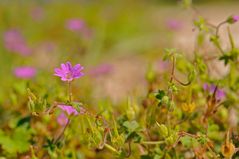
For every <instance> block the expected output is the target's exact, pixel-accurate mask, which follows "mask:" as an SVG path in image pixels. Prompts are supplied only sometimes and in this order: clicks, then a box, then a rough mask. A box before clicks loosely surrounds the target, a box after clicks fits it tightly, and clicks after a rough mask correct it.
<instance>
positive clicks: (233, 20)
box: [227, 15, 239, 24]
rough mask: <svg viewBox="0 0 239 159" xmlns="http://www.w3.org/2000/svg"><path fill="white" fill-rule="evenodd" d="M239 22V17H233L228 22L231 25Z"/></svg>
mask: <svg viewBox="0 0 239 159" xmlns="http://www.w3.org/2000/svg"><path fill="white" fill-rule="evenodd" d="M238 20H239V16H238V15H233V16H230V17H228V18H227V22H228V23H229V24H234V23H236V22H237V21H238Z"/></svg>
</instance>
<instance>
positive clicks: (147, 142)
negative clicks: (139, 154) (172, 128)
mask: <svg viewBox="0 0 239 159" xmlns="http://www.w3.org/2000/svg"><path fill="white" fill-rule="evenodd" d="M164 143H165V142H164V141H142V142H141V144H144V145H160V144H164Z"/></svg>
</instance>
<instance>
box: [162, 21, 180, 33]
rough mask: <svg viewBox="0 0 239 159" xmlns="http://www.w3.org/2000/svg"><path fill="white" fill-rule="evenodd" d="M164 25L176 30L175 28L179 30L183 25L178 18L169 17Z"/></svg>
mask: <svg viewBox="0 0 239 159" xmlns="http://www.w3.org/2000/svg"><path fill="white" fill-rule="evenodd" d="M166 26H167V28H168V29H171V30H174V31H176V30H180V29H181V28H182V26H183V25H182V22H181V21H179V20H176V19H170V20H168V21H167V22H166Z"/></svg>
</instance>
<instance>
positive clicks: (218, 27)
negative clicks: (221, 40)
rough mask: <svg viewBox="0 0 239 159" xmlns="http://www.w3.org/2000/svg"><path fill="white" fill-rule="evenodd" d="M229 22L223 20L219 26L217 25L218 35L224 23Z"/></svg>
mask: <svg viewBox="0 0 239 159" xmlns="http://www.w3.org/2000/svg"><path fill="white" fill-rule="evenodd" d="M226 23H227V21H222V22H221V23H219V24H218V25H217V27H216V36H218V34H219V29H220V27H221V26H222V25H223V24H226Z"/></svg>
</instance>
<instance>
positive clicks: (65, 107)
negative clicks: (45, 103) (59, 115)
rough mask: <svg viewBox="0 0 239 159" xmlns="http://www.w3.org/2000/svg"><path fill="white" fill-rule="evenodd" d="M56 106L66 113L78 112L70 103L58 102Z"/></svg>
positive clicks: (76, 113)
mask: <svg viewBox="0 0 239 159" xmlns="http://www.w3.org/2000/svg"><path fill="white" fill-rule="evenodd" d="M58 107H59V108H60V109H61V110H63V111H65V112H66V113H67V114H68V115H78V114H79V113H78V111H77V110H76V109H75V108H74V107H72V106H70V105H63V104H60V105H58Z"/></svg>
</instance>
